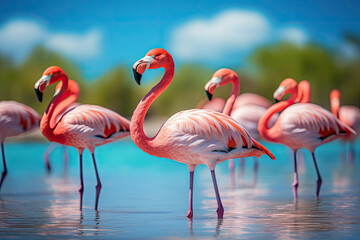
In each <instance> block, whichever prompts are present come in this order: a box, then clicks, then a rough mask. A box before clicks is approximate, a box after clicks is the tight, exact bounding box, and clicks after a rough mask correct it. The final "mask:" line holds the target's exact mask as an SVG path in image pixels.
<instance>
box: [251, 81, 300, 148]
mask: <svg viewBox="0 0 360 240" xmlns="http://www.w3.org/2000/svg"><path fill="white" fill-rule="evenodd" d="M297 95H298V90H297V88H294V89H293V90H292V92H291V97H290V98H289V99H287V100H285V101H281V102H278V103H276V104H274V105H272V106H271V107H269V108H268V109H267V110H266V112H265V113H264V114H263V115H262V117H261V118H260V120H259V123H258V131H259V134H260V136H261V137H262V138H263V139H265V140H267V141H270V142H276V137H275V136H274V135H273V133H272V132H271V130H272V128H273V127H274V126H275V125H276V123H275V124H274V126H273V127H272V128H269V121H270V119H271V118H272V117H273V116H274V115H275V114H276V113H278V112H281V111H282V110H284V109H285V108H287V107H289V106H290V105H292V104H294V102H295V99H296V98H297Z"/></svg>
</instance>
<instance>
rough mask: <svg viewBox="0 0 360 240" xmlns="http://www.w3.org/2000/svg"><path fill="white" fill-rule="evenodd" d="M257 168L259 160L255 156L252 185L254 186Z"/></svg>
mask: <svg viewBox="0 0 360 240" xmlns="http://www.w3.org/2000/svg"><path fill="white" fill-rule="evenodd" d="M258 170H259V161H258V159H257V158H254V174H253V185H254V187H255V186H256V184H257V173H258Z"/></svg>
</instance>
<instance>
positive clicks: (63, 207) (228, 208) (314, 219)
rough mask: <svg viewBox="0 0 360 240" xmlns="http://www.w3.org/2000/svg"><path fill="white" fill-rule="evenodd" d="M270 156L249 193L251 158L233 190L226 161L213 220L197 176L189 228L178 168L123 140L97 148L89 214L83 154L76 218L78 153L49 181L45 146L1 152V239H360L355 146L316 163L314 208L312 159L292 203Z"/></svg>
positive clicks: (202, 172)
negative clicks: (348, 154)
mask: <svg viewBox="0 0 360 240" xmlns="http://www.w3.org/2000/svg"><path fill="white" fill-rule="evenodd" d="M265 144H266V146H268V147H269V149H271V150H272V151H273V152H274V153H275V155H276V156H277V157H278V160H277V161H271V160H270V159H269V158H267V157H263V158H262V159H261V160H259V172H258V181H257V185H254V182H253V176H252V174H253V173H252V168H253V161H252V159H249V160H247V162H246V166H245V167H246V171H245V176H244V178H240V177H239V168H238V167H239V166H238V162H236V164H237V166H236V177H235V184H233V183H232V182H231V179H230V174H229V170H228V167H227V162H225V163H222V164H220V165H218V166H217V168H216V174H217V178H218V184H219V188H220V194H221V196H222V200H223V204H224V206H225V216H224V219H223V220H217V219H216V212H215V211H216V200H215V194H214V190H213V186H212V182H211V175H210V172H209V171H208V169H207V168H206V167H204V166H200V167H198V168H197V169H196V171H195V182H194V191H195V192H194V219H193V221H189V220H188V219H187V218H186V217H185V215H186V213H187V207H188V184H189V183H188V181H189V180H188V177H189V174H188V171H187V167H186V165H183V164H179V163H176V162H173V161H170V160H167V159H160V158H156V157H153V156H149V155H147V154H146V153H143V152H142V151H141V150H139V149H138V148H137V147H136V146H135V145H134V144H133V143H132V142H130V141H120V142H117V143H112V144H108V145H106V146H101V147H99V148H98V149H97V150H96V153H95V154H96V157H97V162H98V168H99V172H100V177H101V180H102V185H103V188H102V192H101V195H100V203H99V211H98V212H96V211H94V203H95V185H96V178H95V173H94V169H93V166H92V162H91V157H90V154H89V153H86V154H85V155H84V181H85V192H84V203H83V204H84V208H83V211H82V212H81V211H79V209H78V208H79V199H78V197H79V196H78V192H77V189H78V187H79V177H78V176H79V166H78V165H79V164H78V156H77V152H76V150H74V149H70V151H69V154H70V161H69V164H68V166H67V165H66V164H64V161H63V159H62V149H61V148H57V149H56V150H55V151H54V153H53V154H52V155H51V159H52V164H53V171H52V172H51V173H50V174H47V173H46V171H45V167H44V163H43V152H44V151H45V149H46V147H47V146H48V143H7V144H6V146H5V151H6V156H7V163H8V171H9V174H8V177H7V179H6V180H5V182H4V185H3V189H2V191H1V195H0V238H1V239H25V237H26V239H49V238H56V239H59V238H65V239H73V238H82V237H87V238H89V239H121V238H123V239H145V238H146V239H149V238H150V239H151V238H152V239H159V238H163V239H169V238H190V237H191V238H193V239H203V238H206V239H209V238H210V239H211V238H219V239H239V238H246V239H252V238H257V239H265V238H273V239H274V238H276V239H314V238H316V239H345V238H347V239H358V238H359V237H360V175H359V174H358V172H359V170H360V163H359V161H360V142H359V141H358V142H357V149H356V150H357V153H356V156H355V157H354V158H353V161H352V160H351V159H348V158H347V159H346V158H345V156H344V155H343V154H342V153H341V152H342V151H341V147H342V145H341V143H339V142H334V143H330V144H327V145H325V146H322V147H320V148H319V149H318V150H317V152H316V154H317V159H318V163H319V167H320V171H321V173H322V177H323V187H322V189H321V193H320V199H319V200H316V199H315V184H316V183H315V182H316V174H315V169H314V166H313V164H312V160H311V158H310V154H309V153H308V152H305V155H304V158H305V161H304V162H303V164H301V161H300V167H299V172H300V175H299V180H300V186H299V201H298V202H297V203H294V201H293V196H292V188H291V183H292V179H293V162H292V157H290V156H291V154H290V150H288V149H286V148H285V147H283V146H281V145H276V144H269V143H265Z"/></svg>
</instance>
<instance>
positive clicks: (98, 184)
mask: <svg viewBox="0 0 360 240" xmlns="http://www.w3.org/2000/svg"><path fill="white" fill-rule="evenodd" d="M91 156H92V159H93V163H94V168H95V174H96V180H97V185H96V200H95V210H97V209H98V204H99V197H100V191H101V187H102V186H101V181H100V177H99V173H98V170H97V166H96V161H95V155H94V153H91Z"/></svg>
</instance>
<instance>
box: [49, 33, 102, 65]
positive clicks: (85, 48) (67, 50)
mask: <svg viewBox="0 0 360 240" xmlns="http://www.w3.org/2000/svg"><path fill="white" fill-rule="evenodd" d="M100 42H101V33H100V31H98V30H91V31H89V32H88V33H85V34H83V35H75V34H68V33H61V34H52V35H51V36H50V37H49V38H48V39H47V41H46V43H45V46H46V47H48V48H49V49H53V50H56V51H58V52H60V53H62V54H64V55H67V56H72V57H74V58H80V59H82V58H91V57H95V56H97V55H98V54H99V53H100Z"/></svg>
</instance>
